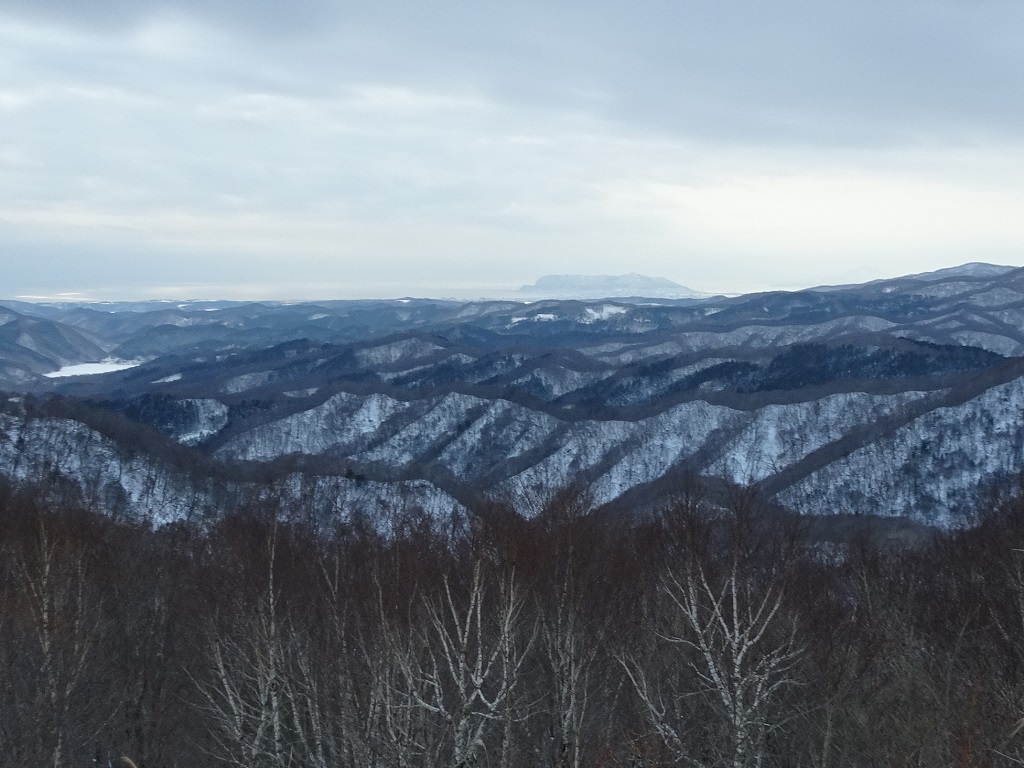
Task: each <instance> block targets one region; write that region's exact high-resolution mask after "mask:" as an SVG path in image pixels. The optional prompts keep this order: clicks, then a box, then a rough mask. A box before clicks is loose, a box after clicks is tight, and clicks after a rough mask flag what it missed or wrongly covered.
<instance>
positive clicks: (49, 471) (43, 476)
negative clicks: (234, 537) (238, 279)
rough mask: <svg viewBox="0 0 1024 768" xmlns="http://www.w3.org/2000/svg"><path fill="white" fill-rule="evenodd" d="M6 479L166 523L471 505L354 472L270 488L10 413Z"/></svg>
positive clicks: (336, 517)
mask: <svg viewBox="0 0 1024 768" xmlns="http://www.w3.org/2000/svg"><path fill="white" fill-rule="evenodd" d="M0 477H4V478H6V479H7V480H8V481H12V482H15V483H31V484H33V485H35V486H37V487H38V488H41V489H42V490H43V491H45V492H47V493H49V494H51V496H52V497H53V499H54V501H55V502H59V501H61V500H63V499H65V498H68V497H69V496H70V497H75V498H77V500H78V501H80V502H81V503H84V504H85V505H87V506H88V507H90V508H92V509H96V510H98V511H103V512H106V513H108V514H114V515H125V516H128V517H131V518H133V519H140V520H147V521H150V522H151V523H153V524H158V525H159V524H166V523H170V522H174V521H176V520H183V519H201V518H204V517H216V516H218V515H221V514H223V513H224V512H226V511H229V510H232V509H236V508H239V507H244V506H246V505H253V504H260V503H262V502H264V501H273V503H274V504H275V505H276V506H277V507H278V509H279V511H280V513H281V514H283V515H292V516H301V517H302V518H303V519H319V520H325V521H341V520H345V519H348V518H349V517H351V516H353V515H355V514H361V515H365V516H367V517H368V518H369V519H371V520H376V521H378V522H379V523H380V524H381V525H387V524H388V521H389V520H390V519H392V518H393V517H394V516H395V515H401V514H403V513H406V512H412V511H422V512H425V513H427V514H429V515H431V516H435V517H442V516H444V515H446V514H449V513H451V512H452V511H453V510H456V511H457V510H459V509H461V505H460V504H459V503H458V502H456V501H455V500H454V499H452V498H451V497H450V496H448V495H447V494H446V493H444V492H443V491H441V490H440V489H439V488H437V487H436V486H434V485H433V484H432V483H430V482H428V481H425V480H419V481H398V482H375V481H372V480H368V479H365V478H362V477H359V476H358V475H354V474H353V473H348V475H341V476H339V475H316V474H304V473H301V472H291V473H288V474H287V475H285V476H283V477H278V478H276V479H274V480H272V481H269V482H268V481H266V480H260V481H259V482H257V481H255V480H251V479H247V478H246V477H245V476H244V475H239V476H238V477H237V478H236V479H233V480H232V479H225V477H224V475H223V473H221V474H220V475H216V474H211V473H209V472H206V471H204V470H203V468H202V467H201V466H189V465H187V464H186V465H184V466H179V465H177V464H175V463H174V462H170V461H167V460H165V459H162V458H160V457H159V456H157V455H154V453H152V452H150V451H147V450H146V449H144V448H142V447H139V446H135V447H127V446H126V445H125V444H124V443H123V442H119V441H117V440H114V439H111V438H110V437H106V436H104V435H103V434H101V433H99V432H98V431H96V430H94V429H91V428H89V427H88V426H86V425H85V424H83V423H81V422H79V421H76V420H72V419H62V418H29V419H26V418H19V417H16V416H11V415H0Z"/></svg>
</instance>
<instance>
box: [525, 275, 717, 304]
mask: <svg viewBox="0 0 1024 768" xmlns="http://www.w3.org/2000/svg"><path fill="white" fill-rule="evenodd" d="M519 290H520V292H521V293H525V294H529V295H530V296H531V297H538V298H545V299H606V298H613V297H616V296H644V297H648V298H652V299H702V298H707V297H708V296H709V294H706V293H700V292H699V291H694V290H692V289H690V288H687V287H686V286H685V285H679V283H674V282H672V281H671V280H667V279H665V278H664V277H648V276H647V275H638V274H637V273H636V272H631V273H630V274H628V275H545V276H544V277H542V278H540V279H539V280H537V282H535V283H534V284H533V285H524V286H523V287H522V288H520V289H519Z"/></svg>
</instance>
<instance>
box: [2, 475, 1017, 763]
mask: <svg viewBox="0 0 1024 768" xmlns="http://www.w3.org/2000/svg"><path fill="white" fill-rule="evenodd" d="M587 512H588V505H587V501H586V499H585V497H584V496H581V495H579V494H577V493H564V494H561V495H559V496H558V497H557V498H556V499H554V500H552V502H551V503H550V504H549V505H548V506H547V507H546V508H545V509H543V510H541V511H540V512H539V513H538V514H535V515H534V516H533V517H532V518H530V519H526V518H524V517H523V516H522V515H520V514H519V513H518V512H517V511H516V510H514V509H511V508H507V507H500V506H492V507H489V508H481V509H478V510H475V511H474V512H472V513H467V514H466V515H463V516H459V517H448V518H443V519H441V518H437V517H428V516H424V515H408V516H405V517H402V518H396V519H394V520H392V525H391V527H390V531H389V532H388V533H382V532H381V531H380V529H379V526H377V525H370V524H368V523H367V522H365V521H362V520H360V519H359V518H358V517H354V518H352V519H350V520H348V521H346V522H345V523H344V524H342V523H337V524H333V525H327V526H321V527H317V526H315V525H314V524H311V523H309V522H307V521H303V520H302V519H300V518H293V519H281V518H280V515H279V514H278V510H276V509H275V508H273V507H272V506H265V507H262V508H259V507H251V508H245V509H234V510H230V511H228V512H227V513H226V514H224V515H222V516H221V517H220V518H219V519H217V520H215V521H210V522H207V523H203V524H200V523H198V522H180V523H175V524H170V525H165V526H163V527H161V528H158V529H155V530H154V529H152V528H151V527H150V526H148V525H142V524H136V523H132V522H130V521H124V522H118V521H115V520H112V519H111V518H110V517H108V516H104V515H100V514H96V513H94V512H90V511H87V510H85V509H83V508H80V507H76V506H75V505H73V504H71V503H70V502H69V503H65V504H62V505H60V506H58V507H53V506H48V505H47V504H46V503H43V502H41V501H40V500H39V497H38V496H37V495H36V494H34V493H32V492H30V491H29V490H28V489H25V488H23V489H21V490H17V491H15V490H12V489H11V488H10V487H5V488H4V489H3V490H2V492H0V604H2V605H3V610H2V611H0V676H2V685H0V764H3V765H9V766H42V765H49V766H54V767H55V768H63V767H64V766H68V767H70V766H80V765H86V764H90V765H91V764H98V765H104V766H105V765H114V764H117V763H118V760H119V758H120V757H121V756H122V755H124V756H127V757H128V758H130V759H131V760H132V761H134V763H135V764H136V765H137V766H139V768H147V767H155V766H182V767H184V766H189V767H190V768H202V767H205V766H210V767H211V768H212V767H214V766H229V765H235V766H249V767H252V768H257V767H259V766H267V767H270V766H273V767H275V768H276V767H278V766H321V767H322V768H344V767H345V766H352V768H367V767H372V766H379V767H380V768H385V767H387V768H391V767H392V766H423V767H424V768H426V767H427V766H431V767H433V766H451V767H452V768H461V767H464V766H470V765H476V766H510V767H511V766H526V765H537V766H558V767H562V766H596V765H600V766H631V767H633V768H639V767H640V766H645V767H648V766H649V767H651V768H653V767H654V766H669V765H681V764H682V765H701V766H780V767H781V766H797V765H805V766H830V765H831V766H865V767H867V766H879V767H880V766H904V765H928V766H940V765H941V766H981V765H985V766H1010V765H1018V764H1020V762H1021V761H1022V760H1024V736H1022V734H1021V731H1022V728H1021V722H1022V721H1021V718H1022V716H1024V711H1022V705H1021V702H1022V701H1024V675H1022V670H1024V555H1022V551H1024V504H1022V502H1021V501H1020V499H1019V497H1018V498H1012V497H1004V498H1002V499H999V498H992V499H990V500H989V502H988V503H987V504H986V505H985V506H984V507H983V508H981V509H980V510H979V519H980V523H979V524H978V525H977V526H976V527H975V528H973V529H970V530H963V531H959V532H955V533H938V532H934V531H933V532H931V533H930V534H927V535H924V536H922V535H921V534H918V535H917V536H916V537H915V538H914V539H913V541H911V540H910V539H907V538H906V536H902V535H897V534H898V533H899V532H898V531H892V532H891V534H892V535H887V536H881V535H879V534H878V533H877V532H874V533H873V532H872V531H871V529H870V528H866V527H859V528H858V527H855V526H850V527H848V529H847V530H846V531H845V532H842V531H841V530H840V528H837V527H832V528H831V529H829V532H828V533H827V534H826V533H824V532H823V529H821V528H814V527H813V526H809V525H808V520H807V519H806V518H795V517H791V516H786V515H783V514H781V513H779V512H777V511H776V512H772V511H771V510H770V509H766V508H764V507H763V506H761V504H760V501H759V498H758V496H757V494H756V492H754V491H753V490H752V489H750V488H746V489H743V488H739V489H733V491H731V493H730V494H729V496H728V498H727V503H726V504H725V506H724V507H718V506H717V505H712V504H709V503H708V502H707V501H706V499H705V498H704V495H703V492H702V490H701V486H700V484H699V482H697V481H696V480H695V479H693V478H691V479H690V481H689V482H687V483H683V484H681V485H680V486H678V487H677V489H676V491H675V494H674V497H673V499H672V502H671V503H670V504H668V505H666V506H665V507H664V508H663V509H662V510H661V513H660V514H659V515H658V516H657V517H656V518H655V519H652V520H651V521H650V522H646V523H643V524H639V525H624V524H623V523H622V522H621V520H618V519H616V518H615V517H614V516H601V515H597V516H595V515H593V514H586V513H587Z"/></svg>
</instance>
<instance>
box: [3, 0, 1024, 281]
mask: <svg viewBox="0 0 1024 768" xmlns="http://www.w3.org/2000/svg"><path fill="white" fill-rule="evenodd" d="M1022 30H1024V3H1022V2H1020V0H1006V1H1005V2H1002V1H1000V0H970V1H968V0H963V1H962V2H952V1H950V2H941V1H938V0H934V1H924V0H921V1H917V0H900V2H896V3H894V2H892V0H885V1H884V2H883V1H882V0H877V1H876V0H813V1H810V0H809V1H808V2H796V1H795V0H776V2H772V3H764V2H752V1H750V2H730V1H729V0H715V1H714V2H712V1H711V0H691V1H689V2H687V1H686V0H671V1H670V2H661V1H660V0H646V1H645V2H642V3H627V2H623V0H618V2H606V1H605V0H591V1H590V2H587V3H582V2H580V3H568V2H559V0H546V1H545V2H533V0H517V1H516V2H504V3H491V2H487V1H486V0H476V1H475V2H465V3H462V2H434V0H402V1H401V2H387V0H378V2H374V3H342V2H327V1H326V0H290V1H289V2H275V1H274V0H249V1H248V2H238V1H237V0H168V1H167V2H160V1H158V0H89V2H83V0H0V249H2V250H0V265H2V272H0V275H2V277H0V295H2V296H6V297H15V296H30V295H31V296H55V295H57V294H61V293H80V294H82V295H84V296H88V297H93V298H146V297H167V298H188V297H195V298H213V297H223V298H268V297H269V298H326V297H338V298H348V297H357V296H360V297H361V296H397V295H433V296H483V295H497V294H499V293H502V292H507V291H508V290H509V289H510V288H515V287H518V286H519V285H521V284H523V283H528V282H532V281H533V280H535V279H536V278H537V277H539V276H540V275H543V274H552V273H590V274H619V273H625V272H641V273H645V274H650V275H657V276H663V277H667V278H670V279H673V280H676V281H677V282H680V283H683V284H685V285H687V286H690V287H692V288H695V289H698V290H704V291H716V292H717V291H722V292H741V291H748V290H756V289H765V288H772V287H786V288H789V287H799V286H806V285H812V284H820V283H837V282H853V281H858V282H859V281H861V280H866V279H872V278H875V277H882V276H889V275H896V274H904V273H910V272H919V271H925V270H930V269H937V268H940V267H945V266H950V265H953V264H958V263H962V262H967V261H990V262H995V263H1003V264H1024V117H1022V113H1021V96H1022V94H1024V34H1022Z"/></svg>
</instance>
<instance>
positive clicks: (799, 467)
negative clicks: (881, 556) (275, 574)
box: [0, 264, 1024, 526]
mask: <svg viewBox="0 0 1024 768" xmlns="http://www.w3.org/2000/svg"><path fill="white" fill-rule="evenodd" d="M626 277H627V278H629V276H626ZM611 280H613V281H614V280H617V279H616V278H611ZM648 280H653V278H648ZM552 281H553V284H554V286H555V287H556V288H557V287H559V286H562V287H565V286H566V285H569V286H571V285H573V284H575V282H574V281H575V278H573V277H572V276H552V277H551V278H550V279H548V280H544V281H539V283H540V284H541V287H544V286H545V285H548V286H551V285H552ZM584 282H587V281H584ZM589 282H590V285H591V286H595V285H596V286H597V287H596V288H595V290H598V291H600V292H601V293H602V294H603V293H606V292H607V291H608V285H609V284H608V283H607V282H602V279H601V278H596V279H590V280H589ZM621 282H622V281H620V285H621ZM625 282H627V283H628V282H629V281H628V280H627V281H625ZM665 282H669V281H665ZM657 283H658V284H661V285H664V283H661V281H657ZM643 284H644V285H647V286H650V285H651V283H650V282H645V283H643ZM636 285H637V283H635V282H634V283H633V284H632V286H631V287H635V286H636ZM680 287H681V286H680ZM641 292H646V291H641ZM105 357H114V358H119V359H132V360H146V361H147V362H145V363H143V364H141V365H139V366H136V367H133V368H131V369H127V370H124V371H120V372H116V373H108V374H104V375H97V376H84V377H79V378H66V379H50V378H46V377H45V375H44V374H45V373H46V372H48V371H50V370H53V369H56V368H57V367H60V366H62V365H64V364H66V363H68V362H89V361H92V360H98V359H101V358H105ZM75 358H78V359H77V360H76V359H75ZM0 387H3V388H7V389H8V390H9V391H8V393H6V394H5V395H3V396H0V416H2V417H3V418H0V482H3V481H4V479H5V478H6V480H7V481H8V482H14V483H20V482H31V481H32V479H33V478H40V477H47V478H49V477H60V478H64V481H66V482H67V483H68V484H70V486H73V487H81V488H82V489H83V493H86V492H88V493H90V494H93V496H91V497H90V498H95V499H96V502H95V503H96V504H97V505H98V508H105V509H113V508H114V505H115V502H116V503H117V504H120V505H121V506H122V507H124V509H125V510H129V511H131V510H134V512H133V514H139V515H142V516H152V517H153V518H154V519H157V520H163V521H169V520H172V519H177V518H179V517H181V516H182V515H186V514H189V512H188V510H193V509H209V510H213V512H211V514H214V513H216V510H219V509H224V508H227V507H230V505H231V504H233V503H235V502H234V501H232V499H238V498H243V497H246V496H247V495H251V494H253V493H256V494H258V493H260V492H261V491H260V490H259V488H260V487H263V486H261V485H260V483H264V480H266V481H267V482H272V483H274V484H275V485H274V487H273V488H271V489H270V490H269V491H267V492H268V493H271V492H272V493H273V494H275V498H277V497H280V498H281V499H284V500H286V501H288V503H293V504H294V505H295V506H296V508H303V509H305V508H311V507H310V505H312V507H315V508H317V509H320V510H322V512H323V514H324V515H326V516H327V517H328V518H335V517H337V516H338V515H345V514H349V512H346V510H351V509H363V510H365V511H366V512H367V513H368V514H371V515H375V516H376V517H377V518H381V517H382V516H385V517H386V514H387V510H395V509H400V508H401V507H402V506H404V505H414V506H418V507H419V508H421V509H423V510H425V511H427V512H428V514H435V513H440V512H443V511H444V509H447V508H449V507H451V506H452V505H461V506H463V507H465V508H467V509H469V508H471V507H472V506H473V505H474V504H477V503H482V500H484V501H486V500H489V499H494V498H497V499H499V500H500V499H503V498H511V499H526V500H527V501H528V502H529V503H530V504H531V505H533V506H534V507H536V508H541V507H542V506H543V505H544V504H546V503H547V501H548V500H549V498H550V495H551V494H552V493H555V492H556V491H557V490H558V489H560V488H563V487H565V486H568V485H570V484H573V485H574V486H578V487H580V488H585V489H586V491H587V493H588V494H589V497H588V498H590V499H591V501H592V502H593V503H594V504H595V505H596V506H600V507H602V508H604V509H605V510H608V511H615V512H616V513H621V514H624V515H637V514H642V513H643V511H644V510H648V511H650V510H653V509H656V508H657V505H658V504H659V503H661V501H662V500H663V499H665V498H668V497H670V495H671V493H673V492H674V491H673V488H674V486H673V483H675V482H677V481H678V479H679V478H680V477H684V476H685V475H686V473H690V472H696V473H698V474H700V475H703V476H706V477H710V478H714V479H716V481H723V482H729V483H738V484H741V485H742V484H753V485H756V486H757V487H758V489H759V490H760V491H761V492H763V493H764V494H765V496H766V498H770V499H772V500H774V501H775V502H777V503H781V504H783V505H785V506H787V507H789V508H791V509H795V510H800V511H804V512H809V513H818V514H830V513H833V512H842V513H848V514H854V513H862V514H881V515H891V516H905V517H911V518H914V519H916V520H919V521H927V522H929V523H933V524H937V525H947V526H949V525H952V526H956V525H961V524H965V523H967V522H969V518H968V517H966V516H965V514H966V512H965V510H970V509H972V508H973V505H974V504H975V502H976V501H977V500H978V499H979V498H982V496H983V494H985V493H986V492H987V491H986V488H987V487H988V486H989V485H990V484H991V483H993V482H997V481H1000V480H1005V479H1006V478H1012V477H1015V476H1017V475H1018V474H1019V473H1020V472H1022V471H1024V421H1022V420H1021V418H1020V413H1021V412H1022V411H1024V268H1012V267H998V266H992V265H978V264H969V265H964V266H963V267H960V268H954V269H950V270H945V271H940V272H939V273H932V275H931V276H904V277H899V278H893V279H890V280H882V281H876V282H871V283H863V284H859V285H855V286H849V287H831V288H825V289H822V288H815V289H809V290H805V291H792V292H783V291H776V292H770V293H758V294H750V295H747V296H740V297H731V298H729V297H715V298H709V299H703V300H701V299H664V300H657V299H655V300H650V301H648V300H643V299H631V298H610V297H607V296H602V297H601V298H599V299H589V300H588V299H583V300H580V299H578V298H574V299H572V300H560V299H547V300H544V299H535V298H532V297H531V298H530V299H529V300H527V299H526V297H525V296H524V297H523V298H521V299H520V300H518V301H498V300H493V301H475V302H453V301H440V300H430V299H408V300H402V301H347V302H317V303H306V304H291V303H283V302H281V303H249V304H228V303H226V304H224V305H223V306H222V307H220V308H218V307H211V306H206V305H199V304H195V303H190V302H182V303H175V304H172V303H167V302H154V303H152V304H148V305H147V304H139V305H132V306H123V305H122V306H118V305H105V306H104V307H103V308H100V307H97V306H95V305H89V306H84V305H64V306H53V305H50V306H46V305H23V304H16V305H14V307H12V308H10V309H0ZM26 392H33V393H34V397H24V396H23V394H21V395H19V393H26ZM51 394H57V395H59V397H55V398H51V397H50V395H51ZM161 441H162V442H161ZM261 478H262V479H261ZM257 486H259V487H257ZM96 494H99V495H96ZM225 499H227V501H226V500H225ZM118 500H120V501H118ZM307 500H308V503H307ZM339 500H340V501H339ZM318 514H320V513H319V512H318Z"/></svg>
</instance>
